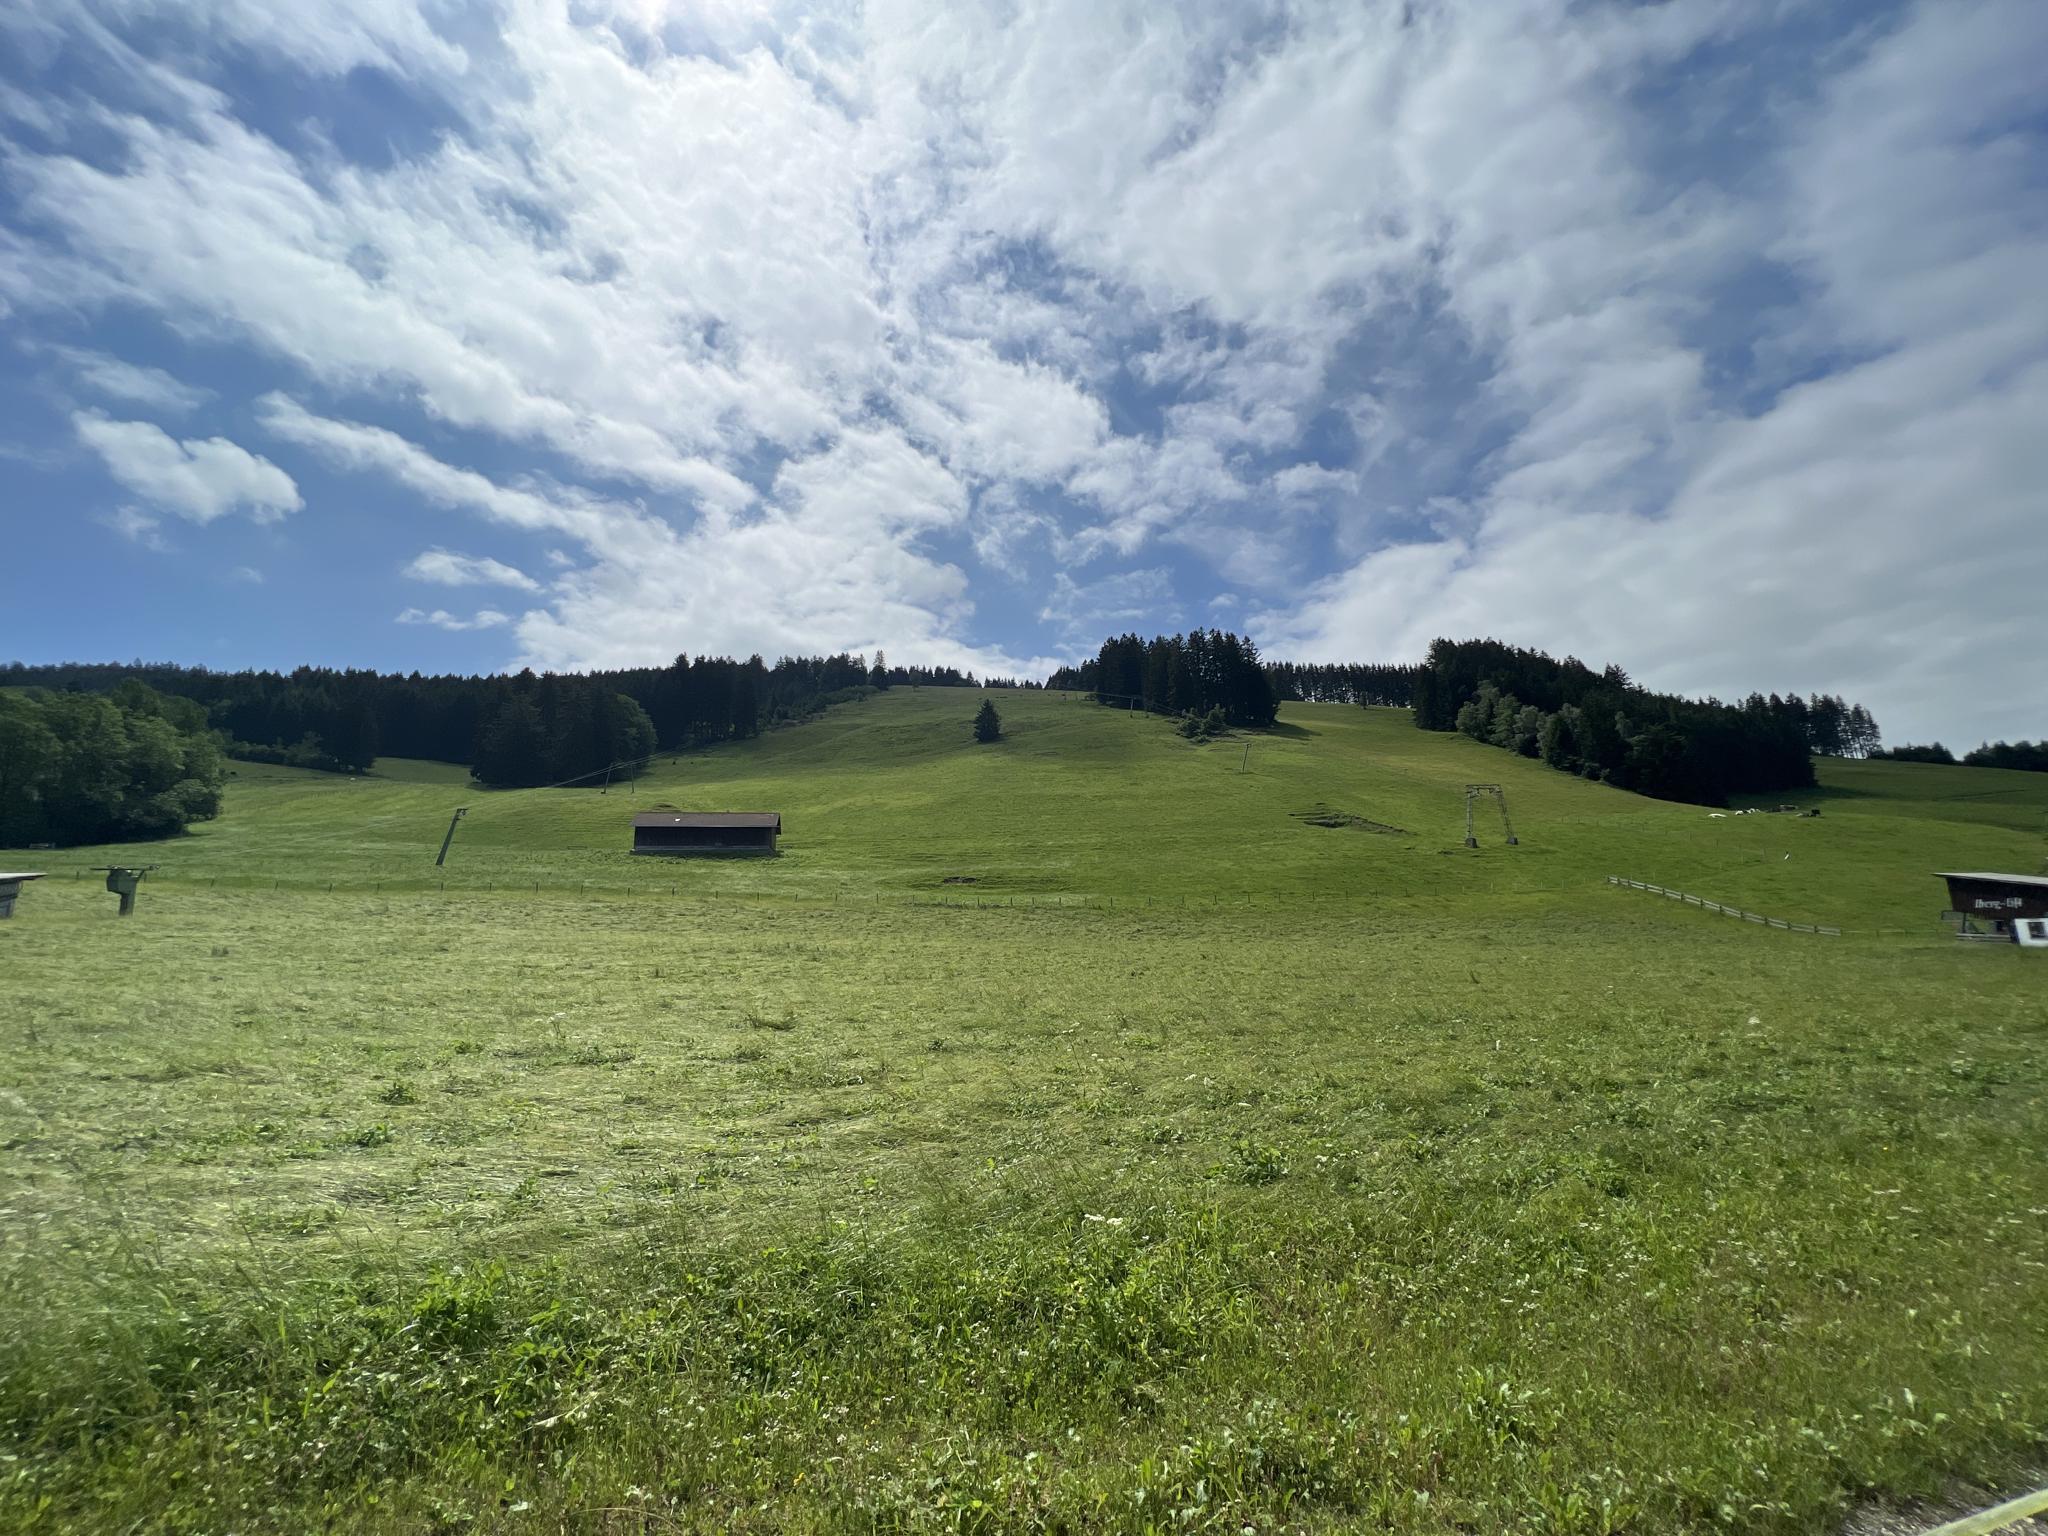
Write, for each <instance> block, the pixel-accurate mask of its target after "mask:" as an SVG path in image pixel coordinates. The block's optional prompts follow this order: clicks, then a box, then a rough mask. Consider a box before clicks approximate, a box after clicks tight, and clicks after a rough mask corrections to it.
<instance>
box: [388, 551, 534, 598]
mask: <svg viewBox="0 0 2048 1536" xmlns="http://www.w3.org/2000/svg"><path fill="white" fill-rule="evenodd" d="M405 574H406V575H408V576H410V577H411V578H412V579H413V580H414V581H431V582H435V583H438V584H439V585H441V586H444V587H517V588H518V589H519V590H520V591H522V592H538V591H539V590H540V583H539V582H537V581H535V580H534V579H533V578H532V577H531V576H529V575H527V574H526V572H524V571H522V570H520V569H519V568H518V567H517V566H512V565H506V564H505V563H504V562H503V561H501V560H493V559H491V558H490V557H489V556H488V555H462V554H457V553H456V552H455V551H454V550H452V549H430V550H427V551H425V552H424V553H422V554H418V555H415V556H414V557H413V558H412V561H411V563H409V564H408V565H407V566H406V568H405Z"/></svg>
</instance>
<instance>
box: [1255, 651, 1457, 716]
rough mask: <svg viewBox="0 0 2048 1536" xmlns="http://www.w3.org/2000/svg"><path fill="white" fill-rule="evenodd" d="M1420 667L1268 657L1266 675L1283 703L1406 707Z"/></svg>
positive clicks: (1412, 692) (1410, 698) (1384, 663)
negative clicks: (1281, 659) (1269, 658)
mask: <svg viewBox="0 0 2048 1536" xmlns="http://www.w3.org/2000/svg"><path fill="white" fill-rule="evenodd" d="M1420 670H1421V668H1419V667H1413V666H1401V665H1397V664H1392V663H1386V662H1377V663H1348V664H1347V663H1343V662H1306V661H1269V662H1267V663H1266V679H1267V681H1268V682H1270V683H1271V684H1272V685H1273V692H1274V695H1275V696H1276V697H1277V698H1279V699H1280V701H1281V702H1282V703H1288V702H1296V701H1298V702H1300V703H1303V704H1366V705H1377V706H1380V707H1383V708H1393V709H1406V708H1408V707H1409V706H1410V705H1412V704H1413V703H1414V702H1415V674H1416V673H1417V672H1418V671H1420Z"/></svg>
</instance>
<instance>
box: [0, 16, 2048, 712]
mask: <svg viewBox="0 0 2048 1536" xmlns="http://www.w3.org/2000/svg"><path fill="white" fill-rule="evenodd" d="M2044 57H2048V6H2042V5H2040V4H2038V3H2036V0H1946V3H1942V4H1938V5H1935V4H1924V5H1914V4H1907V3H1898V4H1873V3H1855V4H1840V5H1836V4H1826V3H1821V0H1780V3H1777V4H1772V5H1762V4H1756V3H1735V0H1726V3H1717V0H1683V3H1673V4H1663V5H1644V4H1619V3H1611V4H1603V3H1598V0H1573V3H1567V0H1485V3H1453V0H1406V3H1400V4H1395V3H1387V4H1372V3H1360V0H1345V3H1340V4H1330V5H1317V4H1283V3H1254V4H1245V5H1233V4H1209V5H1201V6H1190V7H1186V8H1183V9H1180V10H1174V9H1171V8H1169V7H1165V6H1161V5H1158V4H1156V3H1151V0H1140V3H1132V4H1128V5H1125V4H1118V3H1114V0H1085V3H1084V0H1073V3H1064V0H1024V3H1021V4H1020V3H1013V0H1002V3H990V4H977V3H972V0H966V3H960V4H950V5H946V6H942V7H912V6H908V5H903V4H897V3H886V0H885V3H876V4H871V5H866V6H844V7H832V6H825V7H817V6H795V5H784V4H778V3H751V0H707V3H702V4H689V5H685V4H670V3H665V0H575V3H573V4H571V3H567V0H504V3H496V4H484V3H477V4H467V3H454V0H448V3H440V0H429V3H424V4H422V3H401V0H353V3H348V4H332V5H328V4H321V3H315V0H305V3H301V4H294V5H288V6H277V5H269V4H264V3H261V0H175V3H173V0H27V3H26V4H25V5H23V4H16V5H14V6H10V7H8V8H7V9H6V11H5V12H4V14H0V537H4V548H0V600H4V604H5V608H6V611H7V614H8V619H9V623H8V626H7V634H8V638H7V641H6V642H5V653H6V654H7V655H9V656H13V657H19V658H22V659H26V660H53V659H59V658H117V659H126V658H129V657H149V658H153V659H168V660H180V661H187V662H201V663H205V664H208V665H215V666H239V665H247V664H258V665H274V666H290V665H292V664H295V663H298V662H301V661H318V662H329V663H336V664H343V663H350V664H359V665H374V666H379V667H386V668H390V667H399V668H407V669H410V668H414V667H417V668H420V669H422V670H442V669H457V670H476V669H493V668H501V667H513V666H518V665H521V664H532V665H535V666H543V667H555V668H577V667H587V666H597V665H613V664H621V663H638V662H647V661H656V660H664V659H666V658H667V657H669V656H672V655H673V654H675V653H676V652H677V651H680V650H688V651H691V652H700V651H709V652H733V653H739V654H745V653H748V652H753V651H759V652H761V653H763V654H766V655H769V656H771V657H772V656H774V655H776V654H778V653H784V652H817V651H836V650H842V649H850V650H860V651H866V652H872V651H873V650H875V649H876V648H878V647H881V648H886V650H887V651H888V653H889V654H890V655H891V656H892V657H893V658H895V659H898V660H904V661H910V660H920V661H930V662H949V663H954V664H959V665H970V666H974V667H977V668H983V669H991V670H995V671H999V672H1014V673H1023V672H1031V671H1036V670H1040V669H1043V668H1045V667H1047V666H1049V665H1051V664H1052V663H1054V662H1055V661H1057V660H1060V659H1067V658H1071V657H1074V656H1077V655H1079V654H1082V653H1084V652H1089V651H1092V650H1093V648H1094V645H1095V643H1096V642H1097V641H1099V640H1100V639H1101V638H1102V637H1103V635H1105V634H1107V633H1109V632H1112V631H1116V630H1122V629H1126V628H1135V629H1139V630H1144V631H1153V630H1173V629H1179V628H1184V627H1186V626H1189V625H1194V624H1225V625H1228V626H1231V627H1235V628H1239V629H1241V630H1248V631H1249V632H1250V633H1252V634H1253V635H1254V636H1255V637H1256V638H1257V639H1258V640H1259V641H1260V642H1261V644H1262V645H1263V646H1264V647H1265V648H1266V650H1267V652H1268V654H1273V655H1287V656H1293V657H1299V658H1303V659H1317V660H1391V659H1411V658H1414V657H1417V656H1419V655H1420V653H1421V650H1422V648H1423V647H1424V646H1425V645H1426V644H1427V642H1428V640H1429V638H1430V637H1431V636H1433V635H1436V634H1449V635H1454V636H1469V635H1478V634H1493V635H1499V636H1501V637H1503V638H1507V639H1511V640H1515V641H1519V642H1522V643H1527V644H1533V645H1540V646H1543V647H1546V648H1548V649H1551V650H1553V651H1557V652H1560V653H1563V652H1572V653H1576V654H1579V655H1581V656H1584V657H1586V658H1587V659H1589V660H1593V661H1595V662H1606V661H1609V660H1616V661H1620V662H1622V663H1623V664H1624V665H1626V666H1628V667H1629V668H1630V669H1631V671H1632V672H1633V673H1634V674H1635V675H1636V676H1637V677H1639V678H1641V679H1642V680H1644V681H1646V682H1649V683H1652V684H1655V685H1658V686H1662V687H1669V688H1675V689H1680V690H1684V691H1688V692H1702V693H1704V692H1717V693H1720V694H1723V695H1727V694H1734V693H1740V692H1743V691H1746V690H1748V689H1750V688H1764V689H1780V690H1782V689H1799V690H1810V689H1828V690H1831V691H1840V692H1844V693H1847V694H1849V695H1851V696H1852V697H1856V698H1860V699H1862V700H1864V701H1865V702H1867V703H1868V704H1870V705H1871V707H1872V708H1873V709H1874V710H1875V711H1876V712H1877V714H1878V717H1879V719H1880V720H1881V722H1883V724H1884V725H1885V727H1886V729H1887V733H1888V735H1889V737H1890V738H1891V739H1893V740H1895V741H1896V740H1901V739H1905V738H1908V737H1911V738H1926V737H1929V736H1934V735H1940V736H1942V737H1944V738H1946V739H1949V740H1950V741H1951V742H1952V743H1953V744H1958V745H1967V744H1972V743H1974V742H1975V741H1976V740H1977V739H1978V738H1980V737H1984V736H2001V735H2002V736H2014V735H2039V734H2041V733H2042V732H2043V731H2044V730H2048V719H2044V718H2042V709H2041V701H2042V699H2043V698H2044V697H2048V694H2044V690H2043V688H2042V687H2041V684H2040V681H2039V669H2040V665H2041V662H2040V658H2041V656H2042V654H2043V649H2042V631H2041V614H2042V612H2043V610H2044V606H2048V604H2044V601H2043V594H2044V591H2048V531H2044V524H2048V515H2044V514H2048V507H2044V490H2043V488H2044V487H2048V432H2044V431H2043V424H2044V423H2048V296H2044V295H2048V284H2044V282H2043V280H2042V277H2041V274H2042V273H2043V272H2044V271H2048V117H2044V105H2043V96H2042V90H2041V85H2040V75H2039V62H2040V60H2041V59H2042V58H2044Z"/></svg>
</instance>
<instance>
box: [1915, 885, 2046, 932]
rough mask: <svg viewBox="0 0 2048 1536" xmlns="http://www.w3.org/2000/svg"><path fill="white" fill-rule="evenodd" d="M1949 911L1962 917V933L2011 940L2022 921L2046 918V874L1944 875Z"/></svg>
mask: <svg viewBox="0 0 2048 1536" xmlns="http://www.w3.org/2000/svg"><path fill="white" fill-rule="evenodd" d="M1941 878H1942V879H1944V880H1946V881H1947V882H1948V904H1949V908H1950V910H1952V911H1954V912H1957V913H1959V914H1961V917H1962V930H1963V932H1965V933H1969V932H1972V931H1975V932H1977V933H1993V934H1997V935H1999V936H2000V937H2007V938H2009V937H2011V935H2012V931H2013V924H2014V923H2016V922H2018V921H2020V920H2021V919H2022V918H2028V919H2035V920H2038V919H2043V918H2048V875H1997V874H1988V873H1985V872H1983V871H1975V872H1970V871H1963V872H1958V873H1954V874H1943V875H1942V877H1941Z"/></svg>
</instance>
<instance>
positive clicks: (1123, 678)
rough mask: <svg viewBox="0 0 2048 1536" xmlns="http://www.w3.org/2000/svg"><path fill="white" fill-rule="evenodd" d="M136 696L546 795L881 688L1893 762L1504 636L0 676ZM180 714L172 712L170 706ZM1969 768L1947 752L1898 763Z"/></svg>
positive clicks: (1853, 717)
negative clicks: (478, 672) (935, 658)
mask: <svg viewBox="0 0 2048 1536" xmlns="http://www.w3.org/2000/svg"><path fill="white" fill-rule="evenodd" d="M131 684H133V685H141V686H143V688H144V690H145V692H150V693H152V694H153V695H156V696H162V697H163V698H166V699H169V700H175V701H180V702H181V703H186V704H189V706H191V707H192V708H193V709H194V710H196V711H197V716H196V717H197V718H198V719H199V721H200V723H201V725H202V726H203V727H207V728H210V729H211V730H212V731H214V732H217V733H218V734H219V736H220V738H221V740H222V742H223V743H224V745H225V750H226V751H227V752H228V753H229V755H231V756H235V757H241V758H244V759H254V760H258V761H267V762H276V763H284V764H288V765H292V766H298V767H307V768H322V769H329V770H336V771H344V772H361V771H366V770H368V768H369V767H370V765H371V764H372V763H373V762H374V761H375V759H376V758H377V757H378V756H380V755H384V756H395V757H415V758H428V759H433V760H437V761H441V762H450V763H460V764H463V765H465V766H468V767H469V768H470V770H471V772H472V773H473V774H474V775H475V776H476V778H477V779H478V780H479V781H480V782H482V783H485V784H489V785H497V786H506V787H524V786H536V785H548V784H559V783H564V782H574V781H577V780H579V779H583V778H587V777H591V776H594V775H597V774H600V773H606V772H610V771H621V772H626V773H630V772H632V771H633V769H634V765H635V764H637V763H638V762H639V761H641V760H643V759H645V758H646V757H648V756H649V755H650V754H652V753H654V752H656V751H667V750H678V749H682V748H687V747H691V746H696V745H701V744H707V743H713V742H720V741H733V740H742V739H745V738H747V737H750V736H753V735H756V734H758V733H759V732H760V731H762V730H763V729H766V728H768V727H770V726H773V725H777V724H782V723H787V722H790V721H795V720H801V719H806V718H809V717H810V716H812V715H815V714H817V713H818V712H819V711H821V710H823V709H826V708H829V707H830V706H831V705H833V704H835V703H839V702H843V701H846V700H849V699H855V698H860V697H864V696H866V694H867V693H869V692H870V691H872V690H876V689H884V688H890V687H897V686H911V687H1008V688H1015V687H1038V686H1043V687H1047V688H1057V689H1066V690H1072V691H1080V692H1085V693H1089V694H1092V695H1093V696H1094V697H1095V699H1096V700H1097V702H1099V703H1102V704H1105V705H1110V706H1114V707H1117V708H1124V709H1141V710H1146V711H1150V712H1153V713H1156V714H1161V715H1166V716H1172V717H1179V718H1181V719H1182V721H1183V723H1184V724H1187V725H1188V726H1189V728H1190V733H1191V734H1207V733H1208V732H1211V731H1214V730H1221V729H1226V728H1231V727H1242V728H1251V729H1258V728H1262V727H1266V726H1270V725H1272V724H1273V722H1274V720H1275V719H1276V717H1277V716H1278V713H1279V710H1280V707H1281V705H1282V704H1283V703H1286V702H1289V701H1294V700H1305V701H1312V702H1318V703H1327V702H1342V703H1354V704H1361V705H1369V706H1391V707H1396V708H1412V709H1413V710H1414V715H1415V724H1416V725H1417V726H1418V727H1419V728H1421V729H1423V730H1429V731H1453V730H1455V731H1462V732H1464V733H1465V734H1467V735H1469V736H1471V737H1472V738H1473V739H1474V740H1477V741H1482V742H1486V743H1488V744H1489V745H1492V746H1496V747H1500V748H1502V749H1504V750H1507V751H1512V752H1515V753H1518V754H1520V755H1521V756H1524V757H1530V758H1538V759H1540V760H1542V761H1543V762H1545V763H1547V764H1549V765H1550V766H1551V767H1553V768H1557V769H1560V770H1562V771H1565V772H1570V773H1576V774H1581V775H1583V776H1585V777H1587V778H1591V779H1597V780H1600V781H1602V782H1605V783H1611V784H1614V785H1617V786H1619V787H1621V788H1625V789H1631V790H1635V791H1637V792H1639V793H1642V794H1646V795H1652V796H1655V797H1658V798H1661V799H1668V800H1682V801H1691V802H1696V803H1700V804H1707V805H1719V804H1722V803H1724V802H1725V801H1726V800H1727V799H1728V797H1729V796H1731V795H1741V794H1772V793H1782V792H1788V791H1795V790H1801V789H1806V788H1809V787H1811V786H1812V784H1813V782H1814V779H1813V768H1812V764H1811V758H1812V757H1813V756H1816V755H1818V756H1846V757H1861V756H1866V755H1871V754H1874V753H1880V752H1881V750H1882V744H1881V743H1882V738H1881V735H1880V733H1879V730H1878V726H1877V722H1876V720H1875V719H1873V718H1872V716H1871V714H1870V712H1869V711H1868V710H1867V709H1865V708H1864V707H1863V706H1862V705H1860V704H1851V703H1849V702H1847V701H1845V700H1844V699H1842V698H1840V697H1838V696H1835V695H1830V694H1813V695H1810V696H1807V697H1804V698H1802V697H1800V696H1799V695H1797V694H1790V695H1782V696H1781V695H1779V694H1775V693H1774V694H1771V695H1769V696H1765V695H1763V694H1756V693H1753V694H1751V695H1750V696H1749V697H1748V698H1746V699H1744V700H1743V701H1742V702H1741V703H1740V704H1724V703H1722V702H1721V701H1719V700H1717V699H1711V698H1709V699H1688V698H1682V697H1679V696H1677V695H1675V694H1665V693H1657V692H1653V691H1651V690H1649V689H1646V688H1643V687H1640V686H1639V685H1637V684H1636V683H1635V682H1634V681H1633V680H1632V679H1631V678H1630V677H1629V675H1628V674H1627V672H1625V671H1624V670H1623V669H1622V668H1620V667H1617V666H1608V667H1606V668H1603V669H1601V670H1598V671H1596V670H1594V669H1593V668H1592V667H1590V666H1587V665H1586V664H1585V663H1583V662H1581V661H1579V660H1578V659H1577V658H1575V657H1566V658H1564V659H1563V660H1558V659H1556V658H1554V657H1551V656H1549V655H1547V654H1546V653H1544V652H1541V651H1536V650H1529V649H1524V648H1518V647H1515V646H1510V645H1506V644H1504V643H1502V642H1500V641H1496V640H1467V641H1452V640H1447V639H1446V640H1438V641H1436V642H1435V643H1434V644H1432V645H1431V647H1430V649H1429V654H1428V656H1427V658H1426V659H1425V660H1424V661H1423V662H1422V663H1421V664H1420V665H1405V664H1399V663H1377V664H1364V663H1357V664H1339V663H1303V662H1286V661H1282V662H1269V661H1266V660H1265V659H1263V658H1262V657H1261V656H1260V654H1259V650H1258V646H1257V645H1256V644H1255V643H1254V642H1253V641H1252V640H1251V639H1250V638H1249V637H1245V636H1240V635H1237V634H1233V633H1231V632H1229V631H1226V630H1220V629H1214V630H1212V629H1199V628H1198V629H1194V630H1191V631H1189V632H1187V633H1186V634H1176V635H1155V636H1153V637H1152V638H1151V639H1149V640H1147V639H1142V638H1140V637H1139V636H1138V635H1136V634H1124V635H1117V636H1112V637H1111V638H1110V639H1108V640H1105V641H1104V642H1103V643H1102V645H1101V647H1100V648H1099V650H1098V651H1097V653H1096V655H1095V656H1094V657H1092V658H1090V659H1089V660H1087V661H1085V662H1083V663H1081V664H1080V665H1078V666H1071V667H1062V668H1060V669H1059V670H1057V671H1055V672H1054V673H1053V674H1052V676H1051V677H1050V678H1048V679H1047V680H1046V682H1045V683H1044V684H1042V685H1041V684H1034V683H1029V682H1022V683H1020V682H1017V681H1014V680H1010V679H997V678H986V679H980V678H976V677H975V675H974V674H973V673H971V672H963V671H960V670H958V669H955V668H951V667H899V666H892V665H890V664H889V662H888V660H887V659H886V657H884V656H883V655H882V654H881V653H880V652H877V653H876V654H875V657H874V659H873V661H872V662H870V661H869V660H868V659H867V658H866V657H865V656H862V655H857V654H849V653H841V654H838V655H833V656H807V657H789V656H785V657H783V658H781V659H779V660H778V661H776V662H775V663H774V665H772V666H770V665H768V664H767V663H765V662H764V661H763V660H762V659H761V658H760V657H759V656H753V657H749V658H748V659H747V660H745V661H739V660H735V659H733V658H731V657H724V656H694V657H693V656H689V655H687V654H685V655H680V656H677V657H676V658H675V659H674V661H672V662H671V663H669V664H668V665H667V666H662V667H634V668H622V669H615V670H609V671H600V672H589V673H575V674H556V673H548V674H538V675H537V674H535V673H533V672H531V671H522V672H518V673H514V674H509V675H508V674H495V675H488V676H470V677H462V676H424V675H422V674H420V673H418V672H412V673H406V674H398V673H380V672H375V671H368V670H358V669H339V670H337V669H334V668H326V667H300V668H298V669H296V670H294V671H292V672H289V673H280V672H268V671H243V672H216V671H210V670H208V669H206V668H203V667H180V666H174V665H152V664H141V663H138V664H133V665H128V666H122V665H118V664H111V663H104V664H103V663H92V664H72V663H65V664H58V665H51V666H37V667H26V666H22V665H20V664H18V663H17V664H13V665H11V666H9V667H6V668H4V669H0V686H12V687H15V688H22V687H33V688H37V689H42V690H47V691H50V692H52V693H54V694H58V695H63V694H74V693H85V694H108V695H111V694H114V693H116V692H117V691H118V690H120V689H123V688H126V687H129V686H130V685H131ZM159 713H161V711H159ZM1894 755H1896V756H1900V757H1910V758H1914V759H1917V760H1924V761H1949V762H1953V761H1955V759H1954V757H1953V756H1952V755H1951V754H1949V753H1948V752H1947V749H1946V748H1942V747H1939V746H1938V745H1937V746H1934V747H1927V748H1918V747H1915V748H1902V749H1899V751H1898V752H1897V753H1896V754H1894ZM2043 759H2048V748H2044V747H2040V746H2037V745H2036V744H2034V743H2030V742H2019V743H2016V744H2013V745H2010V746H2008V745H2006V744H2004V743H1999V744H1998V745H1997V746H1996V747H1995V748H1993V747H1985V748H1980V749H1979V750H1978V752H1975V753H1972V754H1970V755H1969V756H1968V757H1966V758H1965V759H1963V761H1965V762H1970V763H1974V762H1978V761H1983V762H1987V763H1994V764H1996V765H1998V766H2014V767H2026V766H2039V765H2040V763H2041V761H2042V760H2043Z"/></svg>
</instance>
